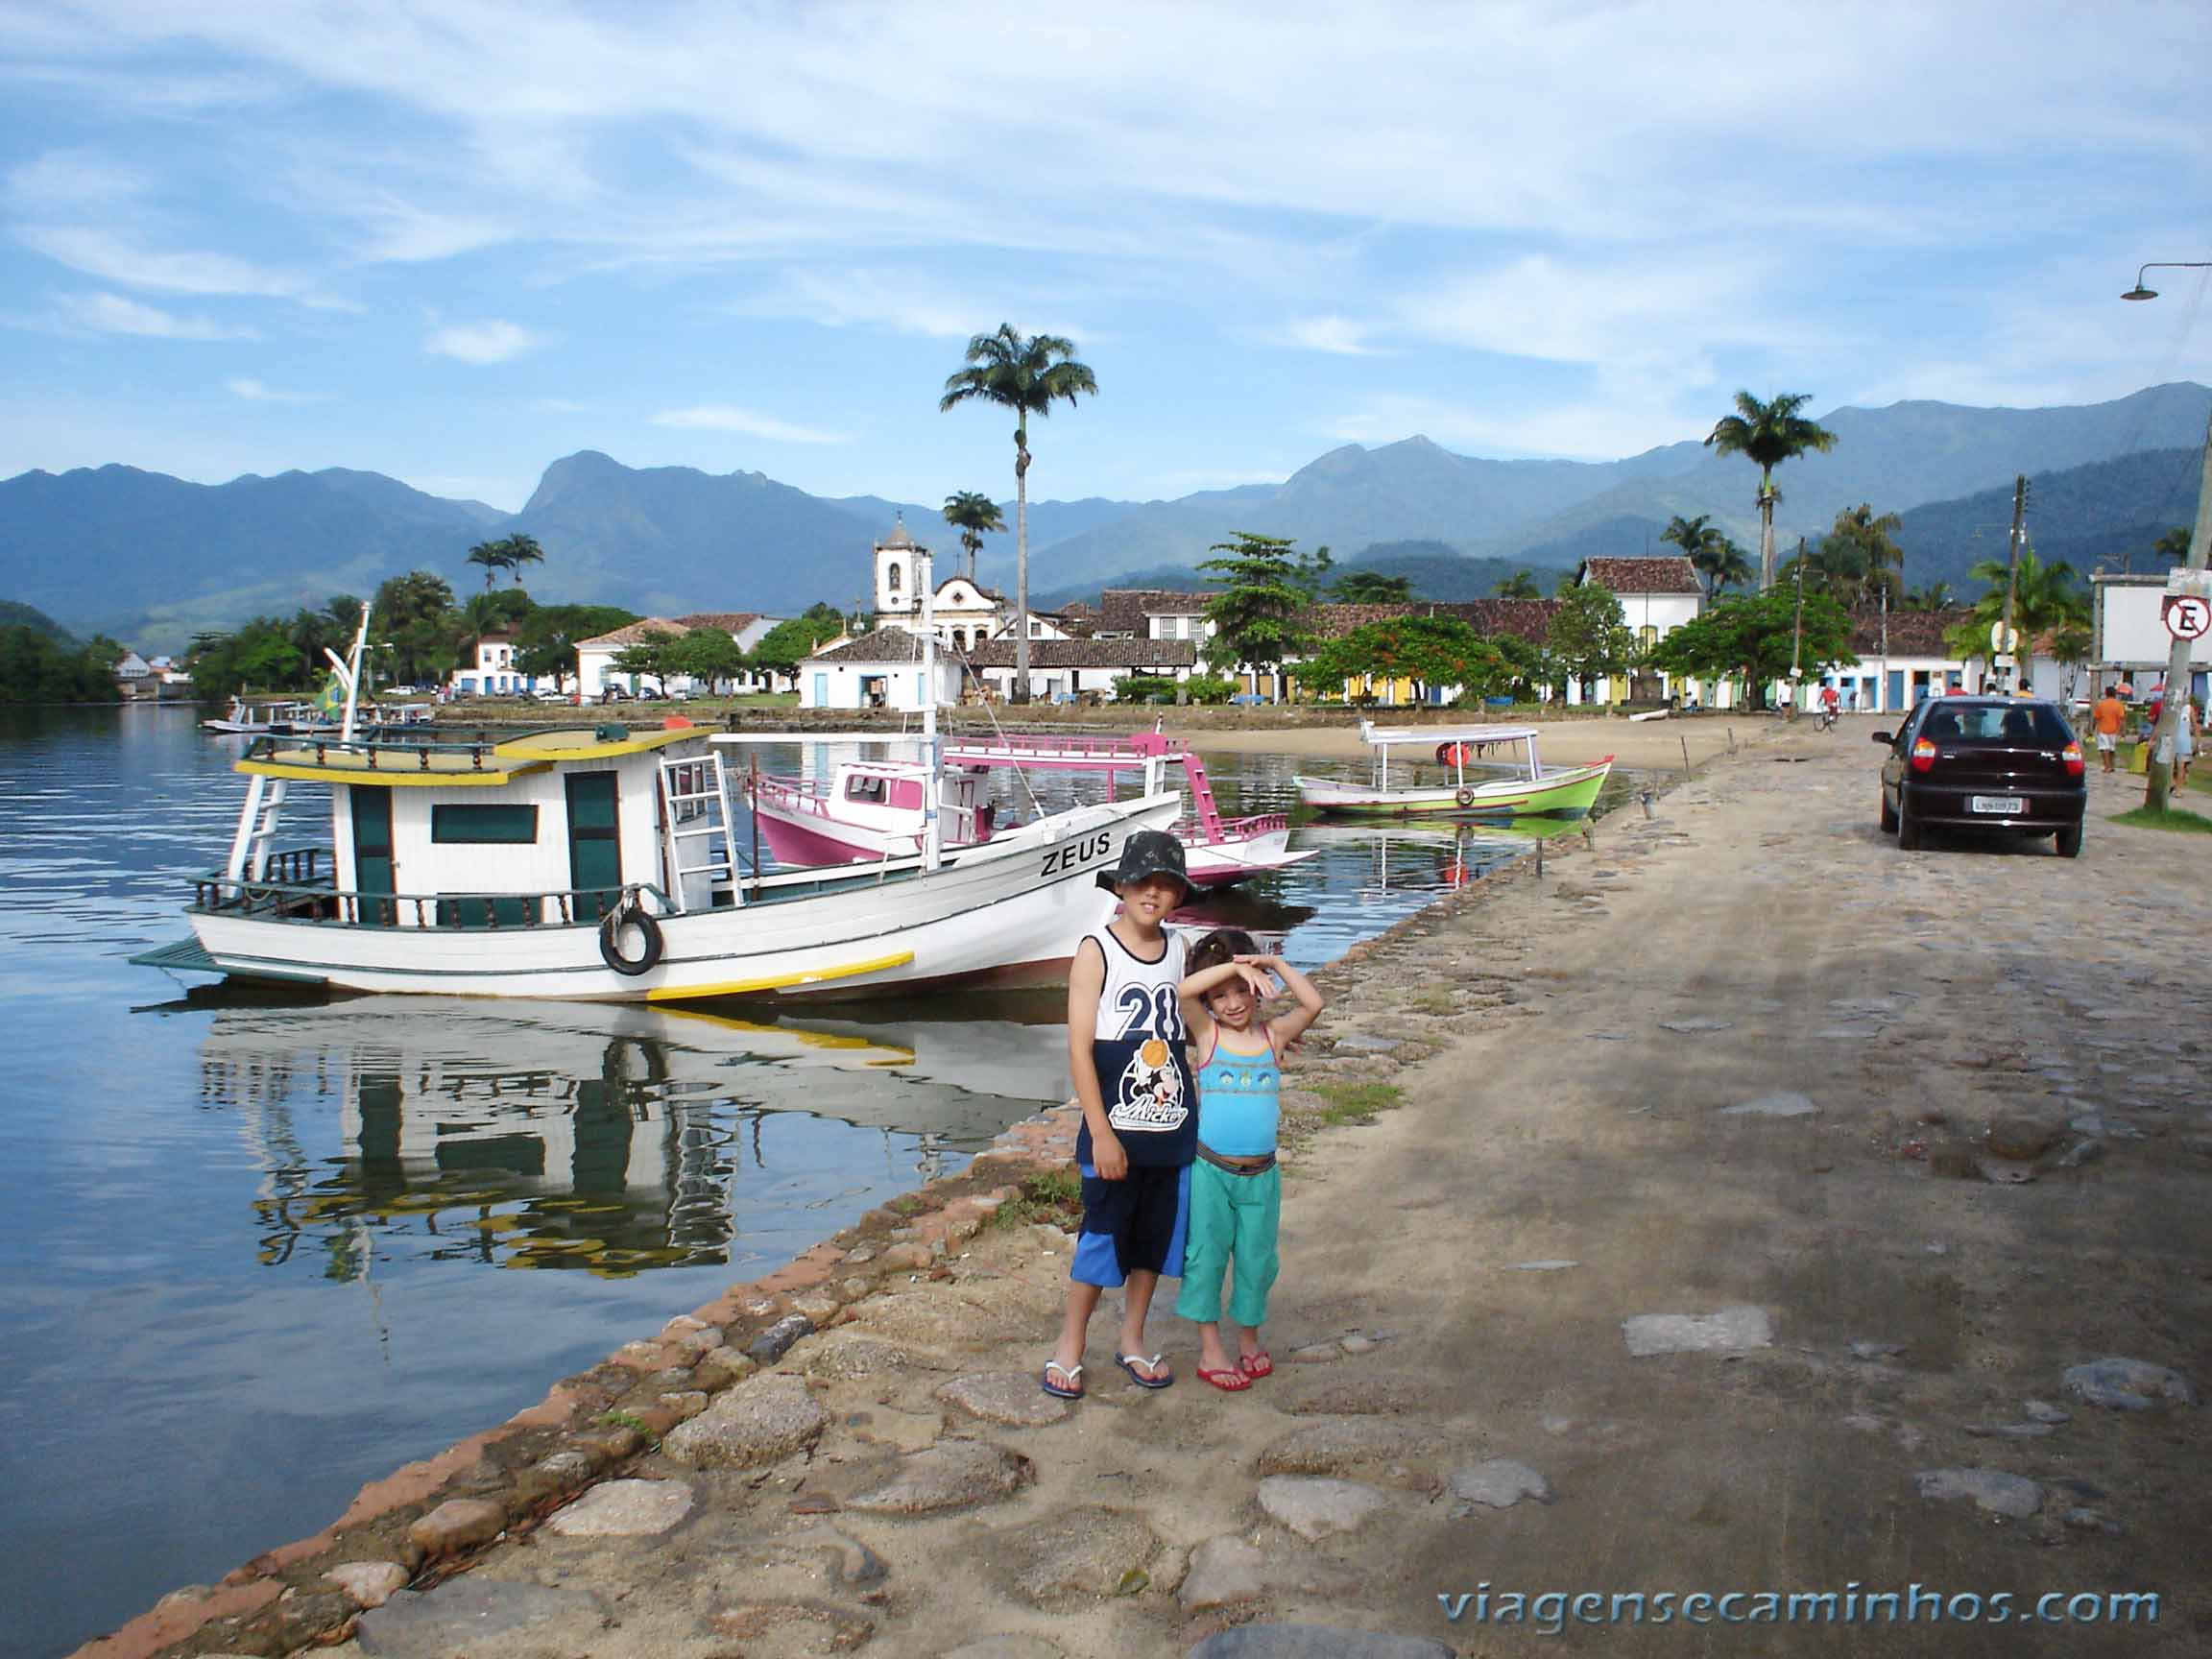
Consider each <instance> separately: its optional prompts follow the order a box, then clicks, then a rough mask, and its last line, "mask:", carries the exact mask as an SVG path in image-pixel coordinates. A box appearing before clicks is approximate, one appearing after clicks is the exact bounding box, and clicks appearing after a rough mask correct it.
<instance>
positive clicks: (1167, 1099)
mask: <svg viewBox="0 0 2212 1659" xmlns="http://www.w3.org/2000/svg"><path fill="white" fill-rule="evenodd" d="M1083 939H1084V943H1085V944H1086V945H1094V946H1095V948H1096V949H1097V950H1100V951H1101V952H1103V953H1104V955H1105V958H1106V977H1105V981H1104V983H1103V984H1101V985H1100V986H1099V988H1098V1016H1097V1024H1096V1027H1095V1029H1094V1035H1093V1037H1092V1040H1091V1061H1092V1064H1093V1065H1094V1066H1095V1067H1096V1068H1097V1070H1098V1097H1099V1099H1100V1100H1101V1101H1103V1102H1104V1104H1105V1107H1106V1121H1107V1122H1108V1123H1110V1124H1112V1125H1113V1128H1114V1133H1115V1136H1116V1137H1117V1138H1118V1140H1119V1141H1120V1142H1121V1147H1122V1150H1123V1151H1124V1152H1126V1153H1127V1154H1128V1155H1129V1163H1130V1165H1131V1166H1132V1167H1134V1166H1138V1165H1146V1166H1155V1165H1177V1166H1180V1165H1184V1164H1188V1163H1190V1161H1191V1160H1192V1159H1194V1158H1196V1157H1197V1156H1198V1110H1197V1107H1198V1091H1197V1088H1196V1086H1195V1085H1194V1083H1193V1082H1192V1080H1191V1076H1190V1032H1189V1031H1188V1030H1186V1029H1185V1027H1184V1024H1183V1004H1182V1002H1181V1000H1180V999H1179V998H1177V996H1176V994H1175V988H1176V987H1177V986H1178V985H1180V984H1181V983H1182V982H1183V951H1184V945H1183V941H1182V940H1181V939H1180V938H1179V937H1177V936H1176V935H1175V934H1173V933H1170V934H1168V935H1167V936H1166V941H1165V942H1164V945H1163V948H1162V950H1161V952H1160V957H1159V960H1157V961H1154V962H1147V961H1145V960H1144V959H1143V958H1142V957H1141V956H1139V955H1137V954H1136V953H1135V952H1134V951H1132V950H1130V949H1129V947H1128V946H1126V945H1124V944H1122V943H1121V941H1120V940H1118V939H1117V938H1116V937H1115V936H1114V932H1113V930H1112V929H1111V928H1108V927H1101V928H1099V929H1098V930H1097V931H1096V932H1095V933H1086V934H1084V935H1083ZM1076 949H1077V950H1082V949H1083V946H1082V945H1078V946H1077V947H1076ZM1075 1161H1076V1162H1077V1163H1078V1164H1089V1163H1091V1162H1092V1156H1091V1125H1090V1123H1089V1122H1088V1121H1086V1122H1085V1123H1084V1125H1083V1128H1082V1130H1081V1131H1080V1132H1079V1133H1078V1134H1077V1135H1076V1137H1075Z"/></svg>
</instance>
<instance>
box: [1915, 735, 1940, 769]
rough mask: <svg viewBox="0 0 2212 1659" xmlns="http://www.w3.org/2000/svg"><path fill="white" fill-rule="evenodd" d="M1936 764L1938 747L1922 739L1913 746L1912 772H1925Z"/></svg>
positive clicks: (1917, 740)
mask: <svg viewBox="0 0 2212 1659" xmlns="http://www.w3.org/2000/svg"><path fill="white" fill-rule="evenodd" d="M1935 764H1936V745H1935V744H1934V743H1932V742H1930V741H1929V740H1928V739H1927V738H1925V737H1922V738H1918V739H1916V740H1915V741H1914V743H1913V745H1912V770H1913V771H1915V772H1925V771H1927V770H1928V769H1929V768H1930V767H1932V766H1934V765H1935Z"/></svg>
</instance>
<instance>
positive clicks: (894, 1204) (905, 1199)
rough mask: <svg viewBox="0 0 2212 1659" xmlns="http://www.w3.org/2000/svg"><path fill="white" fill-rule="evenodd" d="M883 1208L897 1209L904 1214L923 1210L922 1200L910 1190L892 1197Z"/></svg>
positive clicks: (918, 1212)
mask: <svg viewBox="0 0 2212 1659" xmlns="http://www.w3.org/2000/svg"><path fill="white" fill-rule="evenodd" d="M883 1208H884V1209H886V1210H894V1211H897V1212H898V1213H899V1214H902V1215H918V1214H921V1212H922V1200H921V1199H919V1198H917V1197H915V1196H914V1195H913V1194H912V1193H911V1192H909V1193H905V1194H903V1195H902V1196H900V1197H897V1198H894V1199H892V1200H891V1202H890V1203H888V1204H886V1205H884V1206H883Z"/></svg>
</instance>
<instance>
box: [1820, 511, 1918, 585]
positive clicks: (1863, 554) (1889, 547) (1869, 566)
mask: <svg viewBox="0 0 2212 1659" xmlns="http://www.w3.org/2000/svg"><path fill="white" fill-rule="evenodd" d="M1904 527H1905V520H1904V519H1902V518H1900V517H1898V516H1897V515H1896V514H1894V513H1885V514H1883V515H1881V516H1880V517H1876V516H1875V513H1874V509H1873V507H1872V506H1871V505H1870V504H1868V503H1866V502H1863V501H1862V502H1861V503H1860V504H1859V505H1858V506H1856V507H1846V508H1844V509H1842V510H1841V511H1840V512H1839V513H1838V514H1837V515H1836V525H1835V528H1834V529H1832V530H1830V531H1829V533H1828V535H1827V537H1826V538H1825V539H1824V540H1823V541H1821V546H1822V547H1823V548H1826V547H1829V546H1839V547H1849V548H1850V549H1851V550H1852V551H1853V552H1854V553H1856V554H1857V555H1858V562H1859V564H1860V565H1862V566H1863V568H1862V569H1861V570H1860V573H1859V581H1858V596H1857V598H1856V599H1854V600H1853V601H1852V603H1854V604H1863V603H1865V602H1866V601H1867V600H1868V599H1870V598H1873V597H1875V596H1876V595H1878V594H1882V593H1887V594H1888V595H1889V602H1890V603H1891V604H1892V605H1894V604H1895V603H1896V602H1897V601H1898V600H1899V599H1900V598H1901V597H1903V595H1904V592H1905V549H1904V548H1902V547H1900V546H1898V545H1897V538H1896V532H1897V531H1899V530H1901V529H1903V528H1904Z"/></svg>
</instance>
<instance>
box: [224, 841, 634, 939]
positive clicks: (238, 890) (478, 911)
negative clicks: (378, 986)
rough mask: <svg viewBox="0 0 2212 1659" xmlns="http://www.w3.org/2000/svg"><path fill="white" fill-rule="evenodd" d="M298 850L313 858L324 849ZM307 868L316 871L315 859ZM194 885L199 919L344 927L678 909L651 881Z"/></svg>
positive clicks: (600, 916) (589, 921)
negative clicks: (452, 889)
mask: <svg viewBox="0 0 2212 1659" xmlns="http://www.w3.org/2000/svg"><path fill="white" fill-rule="evenodd" d="M300 851H301V853H302V854H315V853H318V852H320V851H322V850H321V849H314V848H303V849H301V850H300ZM285 856H287V854H276V857H277V858H282V857H285ZM303 868H305V869H306V870H308V871H309V872H312V870H313V863H312V859H310V860H309V861H308V862H307V863H306V864H305V865H304V866H303ZM192 887H193V894H192V908H193V910H194V911H195V912H197V913H199V914H201V915H207V916H230V917H249V918H252V919H255V920H260V921H270V922H305V923H310V924H316V923H321V924H327V925H330V926H345V927H418V928H422V929H425V930H430V929H437V928H467V929H469V930H471V931H480V930H482V929H485V928H517V929H527V928H536V927H578V926H583V927H596V926H598V925H599V924H600V922H601V921H602V920H604V919H605V918H606V916H607V915H608V914H609V913H610V912H611V911H613V910H618V909H627V908H629V907H631V906H633V905H637V906H639V907H641V908H643V909H644V910H645V911H646V912H647V913H649V914H651V915H655V916H667V915H670V914H672V913H673V912H674V910H675V908H676V907H675V905H674V904H672V903H671V902H669V900H668V896H667V895H666V894H665V893H663V892H661V889H660V888H659V887H657V886H655V885H654V884H653V883H652V882H650V881H628V882H624V883H623V884H622V885H620V886H618V887H568V888H558V889H554V890H552V891H549V892H541V893H364V892H358V891H354V890H351V889H348V888H341V887H338V886H335V885H333V884H332V882H331V881H329V880H316V879H314V878H312V876H311V875H310V878H308V879H304V880H284V879H272V878H263V879H252V878H242V877H231V876H223V875H210V876H203V877H200V878H197V879H196V880H195V881H194V882H193V884H192Z"/></svg>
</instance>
